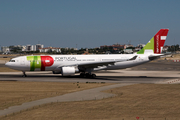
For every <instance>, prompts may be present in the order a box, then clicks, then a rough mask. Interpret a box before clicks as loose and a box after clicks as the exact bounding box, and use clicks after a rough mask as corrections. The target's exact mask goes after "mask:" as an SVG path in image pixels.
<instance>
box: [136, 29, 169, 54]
mask: <svg viewBox="0 0 180 120" xmlns="http://www.w3.org/2000/svg"><path fill="white" fill-rule="evenodd" d="M168 31H169V29H160V30H159V31H158V32H157V33H156V35H155V36H154V37H152V38H151V40H150V41H149V42H148V43H147V44H146V45H145V46H144V47H143V48H142V49H141V50H140V51H138V52H137V54H145V53H154V54H161V51H162V48H163V46H164V43H165V40H166V37H167V34H168Z"/></svg>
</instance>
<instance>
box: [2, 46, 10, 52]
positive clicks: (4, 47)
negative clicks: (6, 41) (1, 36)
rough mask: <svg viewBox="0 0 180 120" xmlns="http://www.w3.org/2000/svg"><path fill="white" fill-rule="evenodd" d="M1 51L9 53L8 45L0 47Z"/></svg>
mask: <svg viewBox="0 0 180 120" xmlns="http://www.w3.org/2000/svg"><path fill="white" fill-rule="evenodd" d="M1 51H2V52H3V53H10V49H9V47H6V46H3V47H1Z"/></svg>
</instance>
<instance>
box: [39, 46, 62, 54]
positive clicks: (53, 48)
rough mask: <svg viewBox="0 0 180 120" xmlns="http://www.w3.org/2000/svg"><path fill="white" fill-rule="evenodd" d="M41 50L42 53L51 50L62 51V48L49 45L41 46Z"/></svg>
mask: <svg viewBox="0 0 180 120" xmlns="http://www.w3.org/2000/svg"><path fill="white" fill-rule="evenodd" d="M39 51H40V52H42V53H46V52H49V51H52V52H61V48H55V47H47V48H40V49H39Z"/></svg>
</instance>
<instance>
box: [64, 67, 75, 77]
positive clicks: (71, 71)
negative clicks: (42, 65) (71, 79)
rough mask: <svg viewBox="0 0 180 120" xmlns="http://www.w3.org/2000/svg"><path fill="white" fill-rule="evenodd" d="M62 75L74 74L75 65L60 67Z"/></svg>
mask: <svg viewBox="0 0 180 120" xmlns="http://www.w3.org/2000/svg"><path fill="white" fill-rule="evenodd" d="M61 71H62V76H69V75H74V74H75V73H76V69H75V67H62V70H61Z"/></svg>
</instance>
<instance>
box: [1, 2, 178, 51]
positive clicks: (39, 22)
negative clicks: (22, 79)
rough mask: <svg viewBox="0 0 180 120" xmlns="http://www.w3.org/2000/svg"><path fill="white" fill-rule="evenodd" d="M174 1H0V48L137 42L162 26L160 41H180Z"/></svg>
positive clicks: (78, 46) (174, 42)
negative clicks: (164, 35) (163, 38)
mask: <svg viewBox="0 0 180 120" xmlns="http://www.w3.org/2000/svg"><path fill="white" fill-rule="evenodd" d="M179 6H180V1H179V0H0V47H1V46H10V45H27V44H31V45H35V44H38V43H40V44H44V46H45V47H48V46H52V47H70V48H75V47H76V46H77V48H95V47H99V46H101V45H112V44H116V43H118V44H128V43H130V44H133V45H135V46H136V45H137V44H140V43H142V44H146V43H147V42H148V41H149V40H150V39H151V38H152V37H153V36H154V35H155V34H156V32H158V31H159V29H161V28H169V33H168V36H167V40H166V43H165V45H174V44H180V40H179V35H180V7H179Z"/></svg>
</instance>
